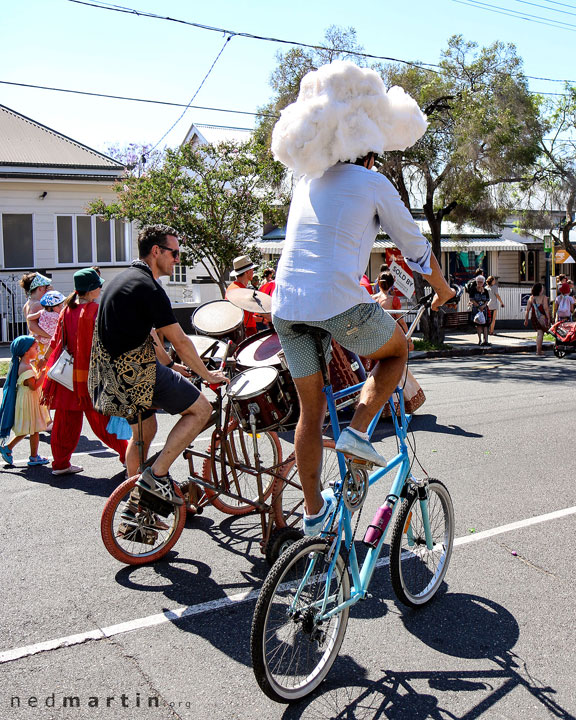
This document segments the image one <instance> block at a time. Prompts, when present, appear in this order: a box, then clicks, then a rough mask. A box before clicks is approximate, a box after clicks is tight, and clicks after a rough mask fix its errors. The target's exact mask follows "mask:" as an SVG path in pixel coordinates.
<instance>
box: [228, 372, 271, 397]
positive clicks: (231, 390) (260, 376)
mask: <svg viewBox="0 0 576 720" xmlns="http://www.w3.org/2000/svg"><path fill="white" fill-rule="evenodd" d="M277 379H278V370H276V368H273V367H259V368H251V369H250V370H245V371H244V372H242V373H240V375H236V377H235V378H233V379H232V380H231V381H230V384H229V385H228V389H227V391H226V392H227V393H228V395H229V396H230V397H231V398H237V399H241V398H243V399H248V398H251V397H256V395H260V393H262V392H264V390H267V389H268V388H269V387H271V386H272V385H273V384H274V383H275V382H276V380H277Z"/></svg>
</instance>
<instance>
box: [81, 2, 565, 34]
mask: <svg viewBox="0 0 576 720" xmlns="http://www.w3.org/2000/svg"><path fill="white" fill-rule="evenodd" d="M76 1H77V0H70V2H76ZM452 2H455V3H458V4H459V5H464V6H465V7H477V8H479V9H480V10H488V12H493V13H497V14H498V15H508V17H513V18H516V19H519V20H526V21H527V22H533V23H536V24H537V25H549V26H550V27H553V28H556V29H557V30H568V31H569V32H576V25H571V24H570V23H563V22H560V21H556V20H550V21H549V22H546V20H545V19H544V18H540V17H539V16H538V15H529V14H528V13H524V14H523V13H520V12H517V11H516V10H510V9H509V8H502V7H501V6H494V5H487V4H486V3H483V2H478V0H452ZM532 18H538V19H532ZM573 28H574V29H573Z"/></svg>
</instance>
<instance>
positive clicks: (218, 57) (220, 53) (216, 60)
mask: <svg viewBox="0 0 576 720" xmlns="http://www.w3.org/2000/svg"><path fill="white" fill-rule="evenodd" d="M231 39H232V35H228V36H227V37H226V40H224V44H223V45H222V47H221V48H220V52H219V53H218V55H216V57H215V58H214V62H213V63H212V65H210V68H209V70H208V72H207V73H206V75H204V77H203V79H202V82H201V83H200V85H198V89H197V90H196V92H195V93H194V95H192V98H191V99H190V102H189V103H188V105H186V107H185V108H184V110H182V112H181V113H180V117H179V118H178V119H177V120H176V121H175V122H174V123H172V125H171V126H170V128H169V129H168V130H166V132H165V133H164V135H162V137H161V138H160V140H158V142H157V143H156V145H154V147H153V148H151V150H150V152H153V151H154V150H156V148H157V147H158V145H160V143H161V142H162V140H164V138H165V137H166V136H167V135H169V134H170V133H171V132H172V130H174V128H175V127H176V125H178V123H179V122H180V120H182V118H183V117H184V115H185V114H186V112H187V111H188V108H189V107H190V105H191V104H192V103H193V102H194V98H195V97H196V95H198V93H199V92H200V90H201V89H202V86H203V85H204V83H205V82H206V80H208V77H209V75H210V73H211V72H212V70H214V66H215V65H216V63H217V62H218V60H219V59H220V56H221V55H222V53H223V52H224V49H225V48H226V46H227V45H228V43H229V42H230V40H231Z"/></svg>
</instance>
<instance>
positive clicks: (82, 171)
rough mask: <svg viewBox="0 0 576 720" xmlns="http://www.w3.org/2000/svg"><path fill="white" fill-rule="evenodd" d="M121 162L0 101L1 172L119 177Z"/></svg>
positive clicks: (9, 173) (4, 175) (10, 174)
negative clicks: (1, 103) (0, 103)
mask: <svg viewBox="0 0 576 720" xmlns="http://www.w3.org/2000/svg"><path fill="white" fill-rule="evenodd" d="M123 171H124V166H123V165H122V163H119V162H117V161H116V160H113V159H112V158H110V157H108V156H107V155H104V154H102V153H100V152H98V151H97V150H93V149H92V148H89V147H87V146H86V145H82V143H79V142H77V141H76V140H72V139H71V138H69V137H67V136H66V135H62V133H59V132H56V131H55V130H52V129H51V128H49V127H46V126H45V125H42V124H41V123H39V122H36V121H35V120H31V119H30V118H28V117H26V116H25V115H21V114H20V113H18V112H16V111H15V110H11V109H10V108H7V107H5V106H4V105H0V175H1V176H2V177H7V176H10V177H12V176H14V175H16V176H25V177H38V176H42V177H47V176H58V177H61V176H62V175H64V176H68V175H70V174H72V175H75V176H79V177H84V179H85V178H86V176H88V177H91V178H92V177H94V176H96V177H108V178H110V177H112V178H114V177H116V176H118V175H120V174H121V173H122V172H123Z"/></svg>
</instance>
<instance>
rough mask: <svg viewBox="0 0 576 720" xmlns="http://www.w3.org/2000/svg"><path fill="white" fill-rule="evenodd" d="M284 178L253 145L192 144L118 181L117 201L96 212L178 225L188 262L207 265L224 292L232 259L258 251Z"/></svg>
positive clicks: (95, 206) (99, 204)
mask: <svg viewBox="0 0 576 720" xmlns="http://www.w3.org/2000/svg"><path fill="white" fill-rule="evenodd" d="M279 173H281V170H280V167H279V165H278V164H277V163H274V162H273V161H271V159H270V158H269V156H268V155H266V154H262V153H261V152H260V148H259V147H257V146H256V145H255V144H254V143H253V142H252V141H249V142H246V143H242V144H235V143H232V142H225V143H220V144H218V145H196V146H193V145H192V144H187V145H184V146H182V147H181V148H179V149H177V150H170V149H168V150H166V154H165V158H164V162H163V163H162V164H161V165H159V166H158V167H155V168H152V169H150V170H148V171H146V173H145V174H144V175H142V176H141V177H135V176H128V177H126V178H124V179H123V180H121V181H119V182H117V183H116V184H115V186H114V190H115V192H116V196H117V199H116V201H115V202H113V203H111V204H108V205H107V204H106V203H105V202H104V201H103V200H96V201H94V202H92V203H91V204H90V207H89V212H90V213H92V214H98V215H103V216H105V217H106V218H123V219H126V220H130V221H134V220H136V221H138V222H139V223H140V224H141V225H148V224H154V223H166V224H168V225H171V226H172V227H174V228H175V229H176V230H178V232H179V234H180V235H181V238H182V243H181V244H182V248H183V253H182V262H184V263H185V264H195V263H201V264H202V265H203V266H204V267H205V269H206V271H207V272H208V274H209V275H210V276H211V277H212V279H213V280H214V282H215V283H217V284H218V285H219V287H220V290H221V292H222V295H224V293H225V290H226V285H225V280H227V278H228V273H229V271H230V268H231V266H232V260H233V259H234V258H235V257H237V256H238V255H243V254H246V253H248V254H250V253H252V254H253V253H254V249H253V248H252V243H253V242H254V241H255V240H256V239H257V237H258V236H259V234H260V229H261V225H262V216H263V213H265V214H267V215H268V216H269V215H270V214H271V213H273V212H274V206H275V204H276V203H277V201H278V195H277V192H276V191H275V190H274V188H273V187H272V186H273V185H274V184H276V185H277V184H278V175H279Z"/></svg>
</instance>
